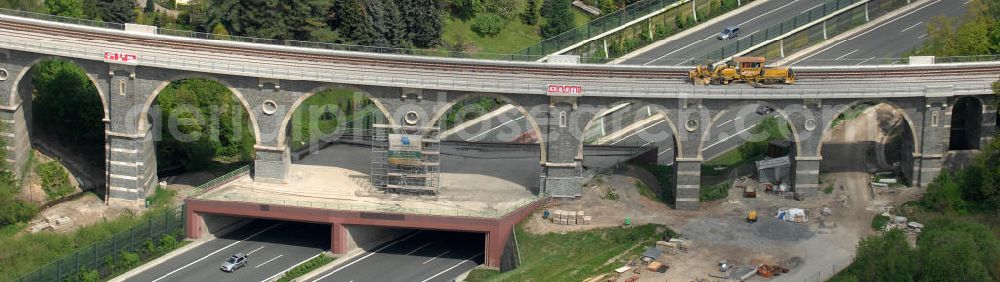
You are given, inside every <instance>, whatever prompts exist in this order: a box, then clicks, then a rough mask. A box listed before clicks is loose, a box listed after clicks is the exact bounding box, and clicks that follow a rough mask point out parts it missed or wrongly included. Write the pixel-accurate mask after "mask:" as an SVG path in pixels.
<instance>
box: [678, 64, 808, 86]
mask: <svg viewBox="0 0 1000 282" xmlns="http://www.w3.org/2000/svg"><path fill="white" fill-rule="evenodd" d="M764 62H765V59H764V57H736V58H733V63H734V64H735V65H733V66H730V65H727V64H720V65H717V66H715V68H711V67H710V66H705V65H699V66H697V67H695V69H694V70H692V71H690V72H688V77H689V78H691V82H692V83H694V84H695V85H705V84H730V83H733V82H743V83H748V84H751V85H758V84H793V83H795V72H794V71H792V69H791V68H789V67H765V66H764ZM710 68H711V69H710Z"/></svg>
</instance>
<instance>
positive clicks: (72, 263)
mask: <svg viewBox="0 0 1000 282" xmlns="http://www.w3.org/2000/svg"><path fill="white" fill-rule="evenodd" d="M183 231H184V206H178V207H174V208H170V209H164V210H160V211H158V212H155V213H152V214H150V215H149V216H146V217H144V219H143V221H142V222H140V223H139V224H136V225H134V226H132V227H131V228H129V229H128V230H126V231H122V232H118V233H117V234H114V235H112V236H110V237H109V238H107V239H104V240H101V241H98V242H96V243H93V244H91V245H90V246H87V247H83V248H81V249H79V250H77V251H76V252H73V253H70V254H68V255H66V256H63V257H62V258H61V259H58V260H56V261H53V262H51V263H49V264H46V265H44V266H42V267H40V268H38V269H36V270H34V271H32V272H29V273H27V274H25V275H23V276H21V277H17V278H13V277H12V278H10V279H11V281H18V282H22V281H23V282H27V281H78V280H80V279H79V277H80V274H81V273H84V272H92V271H93V272H96V273H97V274H98V275H99V277H111V276H113V275H115V274H117V273H119V272H121V271H127V270H128V269H130V268H131V267H134V266H137V265H138V264H139V263H140V262H142V261H145V260H148V259H150V258H153V257H156V256H158V255H159V254H160V253H161V250H160V249H158V246H160V241H161V240H162V238H163V237H164V235H171V236H174V238H175V240H180V239H181V238H182V237H183Z"/></svg>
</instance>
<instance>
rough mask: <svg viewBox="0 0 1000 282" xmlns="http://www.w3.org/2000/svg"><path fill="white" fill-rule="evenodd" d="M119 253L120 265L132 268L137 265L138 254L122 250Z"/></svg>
mask: <svg viewBox="0 0 1000 282" xmlns="http://www.w3.org/2000/svg"><path fill="white" fill-rule="evenodd" d="M119 255H121V257H122V266H124V267H125V268H133V267H135V266H138V265H139V254H137V253H133V252H129V251H122V252H121V254H119Z"/></svg>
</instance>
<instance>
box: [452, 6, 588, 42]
mask: <svg viewBox="0 0 1000 282" xmlns="http://www.w3.org/2000/svg"><path fill="white" fill-rule="evenodd" d="M538 2H539V3H541V1H538ZM522 3H524V7H521V8H519V9H518V12H517V15H518V16H517V17H516V18H514V19H509V20H507V24H506V26H504V28H503V29H502V30H501V31H500V33H498V34H497V35H494V36H482V35H479V34H477V33H476V32H474V31H472V23H473V22H474V21H475V17H473V18H471V19H468V20H463V19H460V18H456V17H454V16H451V15H449V16H448V17H446V18H445V20H444V29H443V31H442V33H441V40H442V41H443V42H444V43H443V44H442V45H445V46H456V45H466V46H465V47H466V48H464V49H465V50H466V51H469V52H475V53H485V54H512V53H515V52H517V51H521V50H522V49H524V48H527V47H528V46H531V45H534V44H535V43H538V42H539V41H542V40H543V39H544V38H542V37H541V36H540V35H539V34H538V29H539V27H541V26H542V25H544V24H545V18H544V17H539V18H538V22H537V24H536V25H528V24H525V23H524V22H523V21H521V19H520V15H521V13H522V12H523V11H524V9H525V8H526V7H527V1H523V2H522ZM570 11H571V13H573V24H574V25H575V26H581V25H584V24H586V23H587V22H588V21H590V20H591V18H590V16H588V15H587V14H585V13H583V12H581V11H580V10H579V9H576V8H573V9H570ZM470 45H471V46H470ZM451 49H455V48H451Z"/></svg>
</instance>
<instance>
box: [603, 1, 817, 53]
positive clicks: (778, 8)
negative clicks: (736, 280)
mask: <svg viewBox="0 0 1000 282" xmlns="http://www.w3.org/2000/svg"><path fill="white" fill-rule="evenodd" d="M822 4H823V1H818V0H770V1H768V2H765V3H761V4H759V5H757V6H755V7H753V8H751V9H749V10H746V11H744V12H743V13H739V14H727V15H723V17H726V16H728V17H727V18H726V19H725V20H722V21H719V22H717V23H715V24H712V25H708V26H707V27H705V28H703V29H701V30H699V31H698V32H693V33H691V34H689V35H686V36H683V37H675V38H668V39H666V40H670V42H668V43H666V44H663V45H661V46H658V47H656V48H654V49H651V50H649V51H646V52H643V53H639V54H636V55H635V57H633V58H630V59H628V60H625V61H623V62H621V64H627V65H696V64H699V63H703V62H696V61H694V60H695V58H698V57H701V56H704V55H705V54H708V53H709V52H712V51H715V50H718V49H719V48H722V46H725V45H726V44H730V43H732V42H735V41H734V40H719V39H716V36H717V35H719V32H721V31H722V30H723V29H725V28H726V27H727V26H731V25H736V26H739V27H740V37H741V38H742V37H746V36H750V35H751V34H753V33H754V32H757V31H758V30H763V29H765V28H768V27H771V26H774V25H776V24H781V22H783V21H786V20H788V19H791V18H792V17H794V16H797V15H799V14H801V13H803V12H806V11H809V10H810V9H812V8H814V7H816V6H817V5H822Z"/></svg>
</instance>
